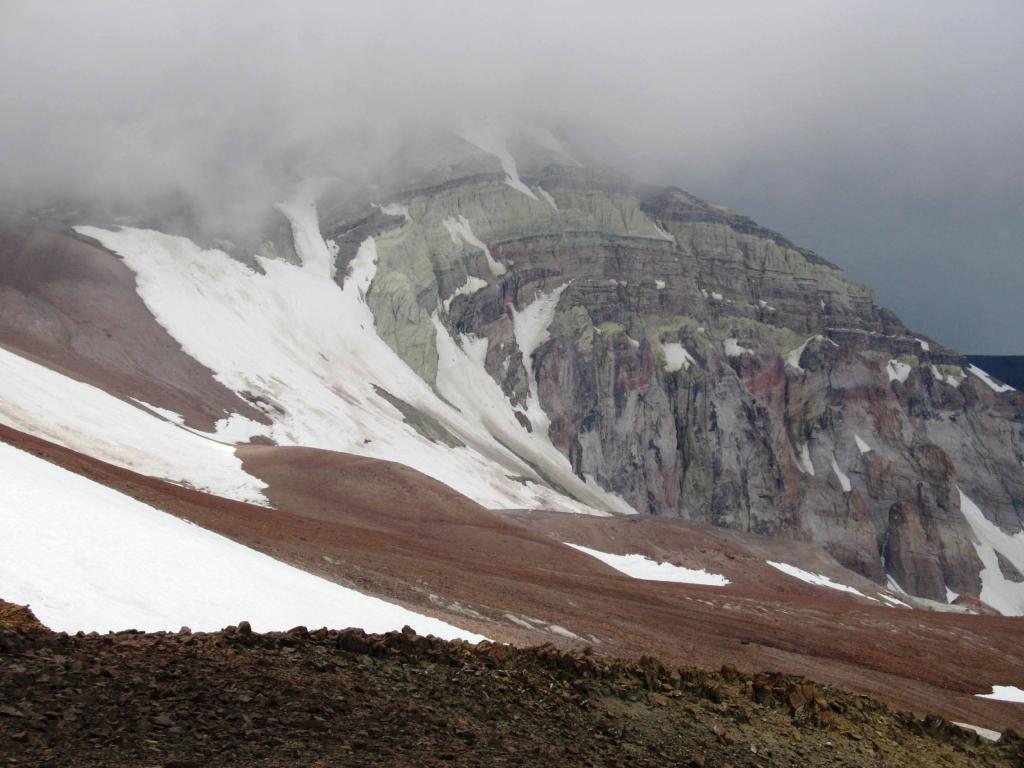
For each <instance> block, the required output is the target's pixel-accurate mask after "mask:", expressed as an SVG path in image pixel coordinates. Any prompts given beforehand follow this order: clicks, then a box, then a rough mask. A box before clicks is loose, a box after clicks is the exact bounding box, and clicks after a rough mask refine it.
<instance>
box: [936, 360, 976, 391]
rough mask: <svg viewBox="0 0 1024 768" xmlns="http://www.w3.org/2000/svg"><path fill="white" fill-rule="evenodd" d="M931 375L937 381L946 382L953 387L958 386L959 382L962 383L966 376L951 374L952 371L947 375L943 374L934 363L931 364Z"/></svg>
mask: <svg viewBox="0 0 1024 768" xmlns="http://www.w3.org/2000/svg"><path fill="white" fill-rule="evenodd" d="M932 376H933V377H934V378H935V380H936V381H939V382H941V383H943V384H948V385H949V386H951V387H954V388H955V387H959V386H960V385H961V384H963V382H964V379H965V378H967V377H966V376H964V375H960V376H958V375H956V374H953V373H951V374H949V375H948V376H947V375H945V374H943V373H942V371H940V370H939V369H938V368H937V367H936V366H934V365H933V366H932Z"/></svg>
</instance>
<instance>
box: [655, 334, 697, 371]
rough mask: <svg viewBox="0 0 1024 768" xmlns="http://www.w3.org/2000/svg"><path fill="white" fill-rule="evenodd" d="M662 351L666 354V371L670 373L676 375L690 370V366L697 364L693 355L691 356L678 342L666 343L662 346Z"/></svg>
mask: <svg viewBox="0 0 1024 768" xmlns="http://www.w3.org/2000/svg"><path fill="white" fill-rule="evenodd" d="M661 349H662V351H663V352H664V353H665V370H666V371H668V372H669V373H674V372H675V371H679V370H687V371H688V370H690V366H691V365H693V364H694V363H696V362H697V361H696V360H694V358H693V355H691V354H690V353H689V352H688V351H687V350H686V347H684V346H683V345H682V344H680V343H679V342H677V341H670V342H666V343H664V344H662V345H661Z"/></svg>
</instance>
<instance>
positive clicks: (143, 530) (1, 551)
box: [0, 443, 483, 641]
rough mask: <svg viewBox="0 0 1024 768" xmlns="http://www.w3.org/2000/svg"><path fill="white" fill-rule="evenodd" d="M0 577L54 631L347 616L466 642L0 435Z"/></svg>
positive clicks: (351, 622) (269, 623)
mask: <svg viewBox="0 0 1024 768" xmlns="http://www.w3.org/2000/svg"><path fill="white" fill-rule="evenodd" d="M0 475H2V476H3V478H4V482H3V483H0V520H2V521H3V530H4V535H3V536H2V537H0V583H2V584H3V585H4V598H6V599H8V600H13V601H14V602H16V603H23V604H29V605H31V607H32V610H33V611H34V612H35V614H36V616H38V617H39V620H40V621H42V622H43V623H44V624H46V625H47V626H48V627H50V628H51V629H53V630H56V631H62V632H77V631H79V630H82V631H97V632H106V631H116V630H122V629H139V630H145V631H148V632H156V631H162V630H163V631H174V630H177V629H178V628H179V627H181V626H182V625H187V626H189V627H191V628H192V629H194V630H197V631H204V632H205V631H214V630H219V629H222V628H223V627H225V626H227V625H229V624H236V623H237V622H239V621H241V620H243V619H245V620H248V621H249V622H251V623H252V626H253V629H255V630H257V631H259V632H269V631H273V630H285V629H288V628H290V627H294V626H298V625H300V624H302V625H305V626H309V627H321V626H327V627H332V628H344V627H352V626H358V627H362V628H363V629H364V630H366V631H367V632H386V631H389V630H393V629H399V628H401V627H402V626H404V625H405V624H408V625H410V626H412V627H413V628H415V629H416V630H417V631H418V632H420V633H423V634H427V633H429V634H434V635H437V636H438V637H447V638H455V637H461V638H465V639H467V640H471V641H478V640H481V639H483V638H481V637H480V636H479V635H474V634H473V633H471V632H465V631H463V630H460V629H458V628H457V627H453V626H451V625H450V624H446V623H445V622H443V621H439V620H437V619H433V618H430V617H428V616H423V615H421V614H418V613H414V612H412V611H408V610H406V609H404V608H401V607H399V606H397V605H392V604H389V603H386V602H384V601H383V600H379V599H377V598H375V597H370V596H369V595H364V594H361V593H359V592H356V591H355V590H352V589H347V588H345V587H342V586H340V585H338V584H334V583H333V582H330V581H327V580H326V579H322V578H320V577H319V576H314V575H313V574H311V573H307V572H306V571H302V570H299V569H298V568H293V567H292V566H290V565H286V564H285V563H282V562H280V561H279V560H275V559H273V558H271V557H268V556H267V555H264V554H262V553H260V552H257V551H256V550H254V549H250V548H248V547H245V546H242V545H241V544H238V543H237V542H234V541H231V540H230V539H227V538H225V537H223V536H220V535H218V534H216V533H213V532H212V531H208V530H206V529H205V528H200V527H199V526H196V525H192V524H191V523H188V522H186V521H184V520H181V519H179V518H177V517H174V516H173V515H169V514H167V513H165V512H161V511H159V510H157V509H154V508H153V507H150V506H148V505H146V504H143V503H142V502H140V501H137V500H136V499H134V498H132V497H130V496H126V495H124V494H122V493H119V492H117V491H115V490H113V489H112V488H108V487H106V486H104V485H100V484H99V483H96V482H93V481H92V480H89V479H87V478H85V477H82V476H81V475H76V474H74V473H73V472H69V471H67V470H66V469H63V468H62V467H58V466H56V465H54V464H50V463H48V462H46V461H44V460H43V459H40V458H37V457H35V456H32V455H31V454H29V453H25V452H23V451H20V450H18V449H16V448H14V447H12V446H9V445H7V444H4V443H0Z"/></svg>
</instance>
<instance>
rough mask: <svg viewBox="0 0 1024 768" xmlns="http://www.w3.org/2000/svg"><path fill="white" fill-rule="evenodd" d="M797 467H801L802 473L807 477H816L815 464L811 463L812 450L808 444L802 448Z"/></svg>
mask: <svg viewBox="0 0 1024 768" xmlns="http://www.w3.org/2000/svg"><path fill="white" fill-rule="evenodd" d="M797 465H798V466H799V467H800V471H801V472H803V473H804V474H805V475H811V476H812V477H813V476H814V462H813V461H811V449H810V448H809V447H808V445H807V443H804V444H803V445H801V446H800V455H799V457H798V460H797Z"/></svg>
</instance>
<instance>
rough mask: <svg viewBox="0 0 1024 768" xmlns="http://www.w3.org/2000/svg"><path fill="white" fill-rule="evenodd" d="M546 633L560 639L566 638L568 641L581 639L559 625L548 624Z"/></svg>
mask: <svg viewBox="0 0 1024 768" xmlns="http://www.w3.org/2000/svg"><path fill="white" fill-rule="evenodd" d="M548 632H550V633H551V634H553V635H558V636H560V637H566V638H568V639H570V640H582V639H583V638H582V637H580V636H579V635H577V634H576V633H575V632H570V631H569V630H568V629H566V628H565V627H563V626H561V625H559V624H548Z"/></svg>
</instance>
